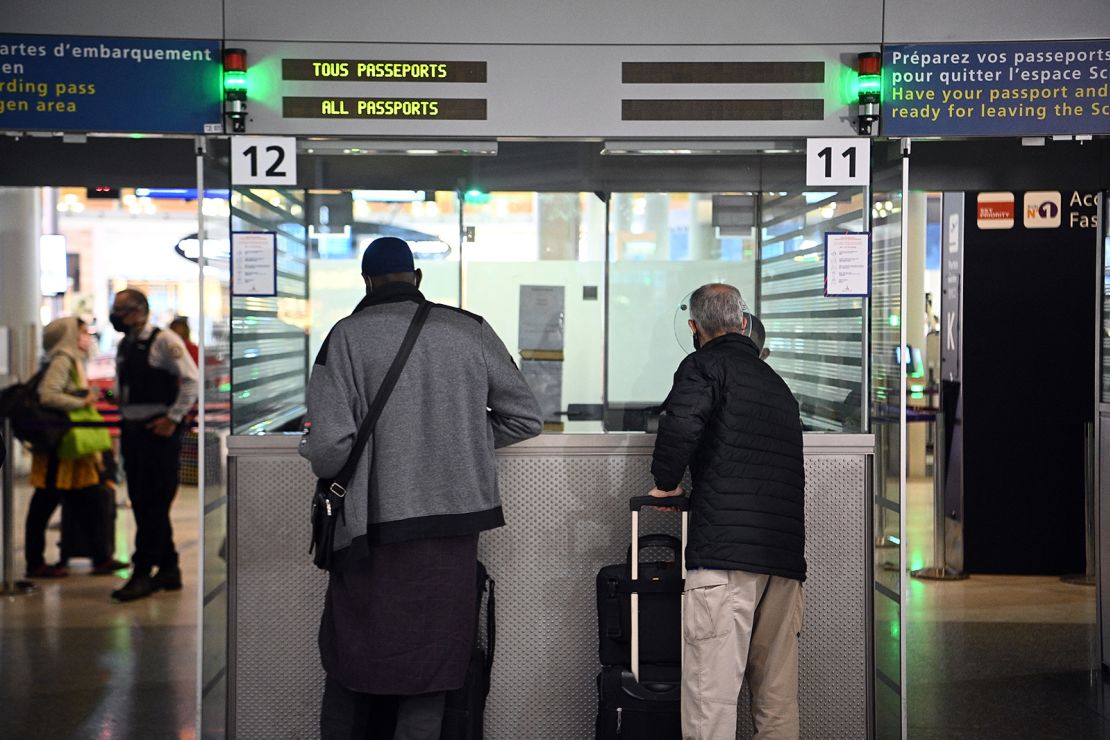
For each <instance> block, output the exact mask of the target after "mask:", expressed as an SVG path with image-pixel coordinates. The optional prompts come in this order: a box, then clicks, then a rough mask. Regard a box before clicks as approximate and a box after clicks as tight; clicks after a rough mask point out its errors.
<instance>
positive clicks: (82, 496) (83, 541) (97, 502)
mask: <svg viewBox="0 0 1110 740" xmlns="http://www.w3.org/2000/svg"><path fill="white" fill-rule="evenodd" d="M115 532H116V497H115V492H114V491H112V490H111V489H110V488H108V487H107V486H103V485H96V486H89V487H88V488H82V489H80V490H77V491H65V492H63V493H62V540H61V547H60V549H61V560H62V562H63V563H64V562H66V561H68V560H70V559H71V558H89V559H90V560H91V559H94V558H95V557H98V556H97V554H96V552H95V548H96V542H97V541H99V542H100V543H102V544H103V545H106V546H107V549H108V554H109V555H111V553H112V550H113V548H112V543H113V540H114V539H115ZM100 557H102V556H100ZM93 565H99V563H95V562H94V563H93Z"/></svg>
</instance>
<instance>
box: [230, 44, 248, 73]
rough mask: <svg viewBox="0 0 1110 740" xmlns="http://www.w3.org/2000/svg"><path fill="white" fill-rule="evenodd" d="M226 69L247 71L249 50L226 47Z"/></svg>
mask: <svg viewBox="0 0 1110 740" xmlns="http://www.w3.org/2000/svg"><path fill="white" fill-rule="evenodd" d="M224 71H225V72H246V71H247V52H246V50H245V49H224Z"/></svg>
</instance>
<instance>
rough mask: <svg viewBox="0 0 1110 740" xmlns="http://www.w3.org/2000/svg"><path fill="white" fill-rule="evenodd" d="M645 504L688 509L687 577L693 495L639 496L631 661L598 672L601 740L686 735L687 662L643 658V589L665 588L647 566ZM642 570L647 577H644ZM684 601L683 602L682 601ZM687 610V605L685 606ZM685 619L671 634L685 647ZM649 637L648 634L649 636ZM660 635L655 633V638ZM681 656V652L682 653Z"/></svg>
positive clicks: (665, 739) (672, 739)
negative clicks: (642, 555) (682, 707)
mask: <svg viewBox="0 0 1110 740" xmlns="http://www.w3.org/2000/svg"><path fill="white" fill-rule="evenodd" d="M645 506H649V507H651V506H654V507H664V506H667V507H670V506H674V507H678V508H680V509H681V510H682V540H681V543H680V551H681V552H682V553H683V554H682V555H680V558H679V563H680V566H679V574H680V575H682V576H683V577H685V574H686V562H685V549H686V528H687V518H688V507H689V500H688V499H685V498H671V499H666V498H653V497H651V496H637V497H635V498H633V499H632V500H631V501H630V502H629V508H630V509H631V511H632V549H631V552H632V553H633V557H631V559H630V571H631V580H630V582H629V625H630V629H629V652H630V656H629V657H630V660H629V665H627V666H625V665H606V666H603V667H602V669H601V673H600V674H599V675H598V677H597V690H598V703H597V721H596V724H595V738H596V740H678V738H681V737H682V727H681V722H680V715H679V697H680V695H681V689H680V680H681V677H682V669H681V663H680V664H679V665H674V664H662V665H653V664H643V665H641V663H640V639H641V630H640V614H639V612H640V594H641V591H643V592H644V594H645V596H646V595H648V594H653V593H659V592H658V591H657V589H658V588H659V586H658V583H659V582H658V581H654V580H650V579H651V578H652V576H650V575H649V572H650V571H647V570H644V571H641V569H640V565H639V562H638V561H639V552H640V532H639V530H640V517H639V514H640V509H642V508H643V507H645ZM641 573H642V574H643V577H641ZM679 603H680V604H681V602H679ZM680 610H681V607H680ZM680 630H681V618H680V619H679V624H678V626H677V627H676V628H675V631H674V635H673V636H672V637H671V638H670V641H673V642H674V643H676V644H677V645H679V646H681V641H682V637H681V631H680ZM645 637H646V635H645ZM653 639H654V638H653ZM679 651H681V647H679ZM680 655H681V652H680Z"/></svg>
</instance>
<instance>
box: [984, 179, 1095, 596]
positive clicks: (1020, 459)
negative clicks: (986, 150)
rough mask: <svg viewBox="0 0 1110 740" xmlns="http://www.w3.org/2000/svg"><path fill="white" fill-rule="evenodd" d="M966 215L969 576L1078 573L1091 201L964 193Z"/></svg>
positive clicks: (1089, 354) (1090, 367) (1089, 402)
mask: <svg viewBox="0 0 1110 740" xmlns="http://www.w3.org/2000/svg"><path fill="white" fill-rule="evenodd" d="M1007 210H1009V218H1007ZM965 212H966V213H967V221H966V227H965V234H964V237H965V241H964V250H965V251H964V281H965V283H964V285H965V289H964V296H963V299H964V309H963V310H964V317H963V318H964V320H963V331H964V341H963V370H962V375H963V394H964V419H963V433H964V461H965V462H964V465H965V474H964V475H965V477H964V491H965V494H964V495H965V512H966V526H965V531H964V542H965V567H966V570H967V571H968V572H971V573H1011V574H1049V575H1055V574H1064V573H1082V572H1083V570H1084V567H1085V555H1084V531H1085V530H1084V507H1085V503H1084V485H1085V482H1084V460H1085V454H1086V450H1085V445H1084V426H1085V424H1086V423H1088V422H1090V421H1091V420H1092V418H1093V413H1094V405H1095V375H1094V373H1095V357H1094V351H1095V347H1094V344H1095V335H1096V332H1097V328H1096V315H1095V310H1096V309H1095V304H1096V292H1095V291H1096V285H1097V279H1098V278H1097V275H1098V266H1097V263H1096V254H1097V250H1098V225H1097V213H1098V207H1097V200H1096V196H1095V195H1094V194H1093V193H1082V192H1078V193H1077V192H1070V191H1061V192H1035V193H1034V192H1030V193H1024V192H1012V193H968V194H967V195H966V211H965ZM1056 224H1058V225H1056Z"/></svg>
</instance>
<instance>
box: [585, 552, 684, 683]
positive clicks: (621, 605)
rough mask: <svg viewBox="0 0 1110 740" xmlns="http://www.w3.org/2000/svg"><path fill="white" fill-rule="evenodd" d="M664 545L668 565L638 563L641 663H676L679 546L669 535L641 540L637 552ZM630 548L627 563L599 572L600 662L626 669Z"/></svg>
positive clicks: (678, 651) (678, 654)
mask: <svg viewBox="0 0 1110 740" xmlns="http://www.w3.org/2000/svg"><path fill="white" fill-rule="evenodd" d="M649 547H665V548H667V549H669V550H670V551H671V552H672V553H673V557H672V559H671V560H670V561H648V562H641V563H640V570H639V575H640V581H641V582H643V584H644V586H643V587H641V589H640V661H641V662H643V663H651V664H666V663H670V664H673V665H678V663H679V661H680V660H681V642H680V641H679V640H678V639H677V637H676V636H677V635H678V634H680V632H679V630H680V629H681V622H680V620H681V615H682V608H681V605H682V601H681V598H682V572H681V567H680V561H681V559H682V552H681V549H682V543H681V542H680V541H679V539H678V538H677V537H672V536H671V535H669V534H649V535H644V536H643V537H640V543H639V549H640V550H641V551H642V550H644V549H647V548H649ZM631 581H632V548H631V547H629V548H628V555H627V560H626V561H625V562H623V563H617V564H615V565H606V566H604V567H603V568H602V569H601V570H599V571H598V573H597V632H598V638H597V641H598V659H599V660H600V661H601V664H602V665H620V666H629V665H631V664H632V655H631V651H630V649H629V645H630V640H631V636H632V622H631V614H632V610H631V594H632V589H631V586H630V582H631Z"/></svg>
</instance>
